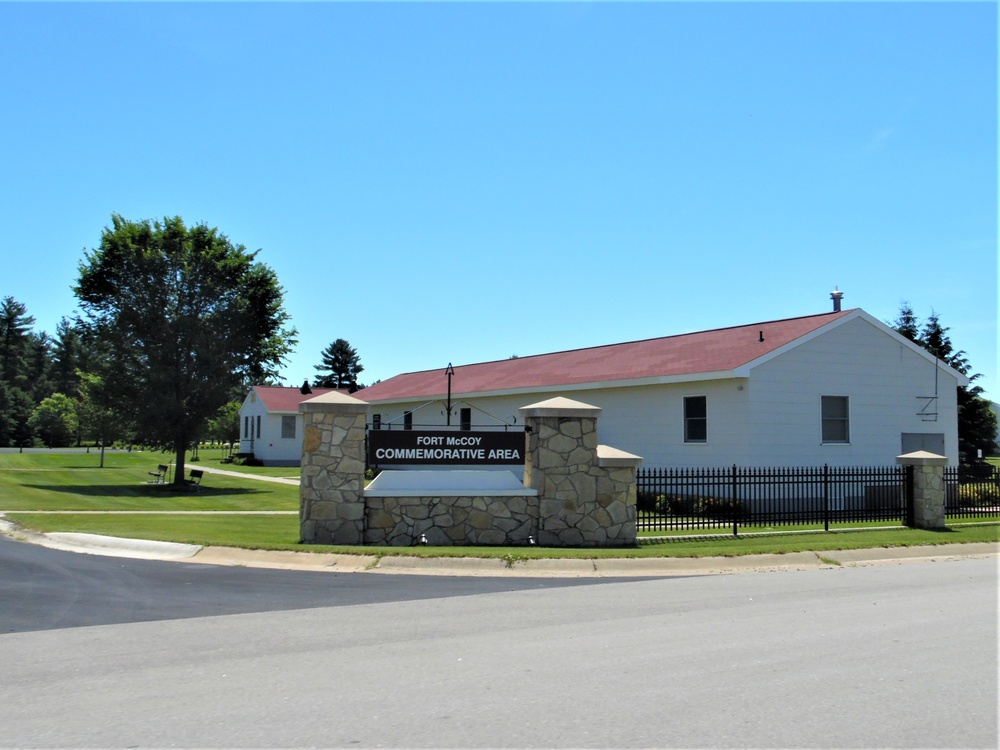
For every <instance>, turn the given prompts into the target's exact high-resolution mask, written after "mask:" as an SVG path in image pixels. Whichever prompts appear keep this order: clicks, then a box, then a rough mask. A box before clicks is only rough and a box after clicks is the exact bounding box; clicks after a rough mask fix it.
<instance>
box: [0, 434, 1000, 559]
mask: <svg viewBox="0 0 1000 750" xmlns="http://www.w3.org/2000/svg"><path fill="white" fill-rule="evenodd" d="M206 453H208V451H202V462H201V463H202V465H208V464H207V462H206V461H205V454H206ZM99 460H100V457H99V455H98V454H97V453H96V452H92V453H90V454H86V453H83V454H61V453H51V454H48V453H43V454H38V453H30V454H0V512H5V514H6V516H7V518H8V519H10V520H11V521H14V522H15V523H17V524H19V525H21V526H23V527H25V528H28V529H32V530H35V531H41V532H49V531H64V532H65V531H73V532H85V533H92V534H104V535H108V536H118V537H128V538H138V539H155V540H161V541H173V542H184V543H189V544H202V545H216V546H233V547H246V548H252V549H279V550H298V551H309V552H341V553H349V554H365V555H420V556H436V557H496V558H502V559H506V558H516V559H531V558H583V559H595V558H622V557H701V556H735V555H747V554H763V553H788V552H799V551H817V552H820V551H827V550H842V549H861V548H870V547H897V546H914V545H934V544H946V543H956V542H957V543H967V542H996V541H998V538H1000V525H998V524H997V523H992V524H989V523H987V524H982V523H979V524H968V525H966V524H962V525H959V524H955V525H954V526H952V527H951V528H950V529H948V530H946V531H922V530H917V529H907V528H893V529H876V528H869V529H867V530H864V529H862V530H856V531H850V532H845V531H840V532H838V533H824V532H822V531H817V532H814V533H804V534H777V535H773V536H763V537H761V536H745V537H744V536H740V537H733V536H732V535H731V534H729V533H727V530H726V529H717V530H712V529H708V530H700V531H696V532H692V533H691V534H689V536H691V535H699V538H697V539H690V538H689V539H685V538H684V536H685V534H676V535H671V538H670V540H668V541H663V542H656V543H645V544H643V545H641V546H639V547H635V548H624V549H623V548H615V549H547V548H526V547H518V548H496V547H410V548H405V547H404V548H400V547H334V546H324V545H303V544H300V543H299V521H298V515H297V513H296V511H297V510H298V504H299V500H298V487H295V486H292V485H283V484H275V483H272V482H261V481H256V480H253V479H251V478H249V477H248V478H242V477H228V476H221V475H216V474H206V475H205V478H204V480H203V484H202V491H201V492H200V493H191V492H177V491H174V490H173V489H172V488H171V487H169V486H164V485H154V484H149V483H148V482H147V480H148V479H149V477H148V474H147V472H149V471H151V470H154V469H155V468H156V464H158V463H165V461H164V455H163V454H160V453H140V452H136V451H133V452H132V453H117V452H116V453H107V454H106V455H105V467H104V468H99ZM192 466H197V464H192ZM223 467H224V468H228V465H223ZM39 511H48V513H45V512H39ZM52 511H60V513H51V512H52ZM67 511H68V512H67ZM73 511H77V512H73ZM80 511H84V512H83V513H81V512H80ZM100 511H114V513H107V512H105V513H100ZM224 511H230V512H232V511H241V512H242V513H243V514H241V515H236V514H232V515H230V514H223V515H203V513H206V512H209V513H210V512H216V513H218V512H224ZM254 511H258V512H259V514H253V512H254ZM265 511H268V512H270V511H285V512H286V513H285V514H282V515H274V514H264V512H265ZM247 513H249V515H246V514H247ZM879 525H884V524H879ZM794 528H795V529H796V530H800V529H801V528H802V527H794ZM781 530H782V531H784V530H787V527H782V528H781ZM759 531H760V529H756V528H752V529H747V533H758V532H759ZM713 533H718V534H719V536H718V537H709V536H708V535H710V534H713ZM657 535H661V533H660V532H657ZM647 541H652V540H647Z"/></svg>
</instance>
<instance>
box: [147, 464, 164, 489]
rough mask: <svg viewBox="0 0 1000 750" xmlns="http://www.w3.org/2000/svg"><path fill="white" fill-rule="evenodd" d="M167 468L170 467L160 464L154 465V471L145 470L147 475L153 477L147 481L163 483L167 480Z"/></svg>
mask: <svg viewBox="0 0 1000 750" xmlns="http://www.w3.org/2000/svg"><path fill="white" fill-rule="evenodd" d="M169 469H170V467H169V466H167V465H166V464H160V465H159V466H157V467H156V471H147V472H146V473H147V474H149V476H151V477H153V478H152V479H150V480H149V482H148V483H149V484H163V483H164V482H166V481H167V471H169Z"/></svg>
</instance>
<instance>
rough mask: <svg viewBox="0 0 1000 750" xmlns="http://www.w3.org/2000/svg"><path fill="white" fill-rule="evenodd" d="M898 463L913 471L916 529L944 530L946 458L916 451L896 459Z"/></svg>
mask: <svg viewBox="0 0 1000 750" xmlns="http://www.w3.org/2000/svg"><path fill="white" fill-rule="evenodd" d="M896 463H898V464H901V465H903V466H912V467H913V498H912V503H913V528H915V529H943V528H945V517H944V515H945V486H944V467H945V466H947V465H948V459H947V458H946V457H945V456H939V455H937V454H936V453H929V452H927V451H916V452H915V453H907V454H905V455H902V456H897V457H896Z"/></svg>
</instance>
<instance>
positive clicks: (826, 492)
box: [823, 464, 830, 531]
mask: <svg viewBox="0 0 1000 750" xmlns="http://www.w3.org/2000/svg"><path fill="white" fill-rule="evenodd" d="M829 530H830V464H823V531H829Z"/></svg>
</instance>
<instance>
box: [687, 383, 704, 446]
mask: <svg viewBox="0 0 1000 750" xmlns="http://www.w3.org/2000/svg"><path fill="white" fill-rule="evenodd" d="M699 402H700V403H701V405H702V408H701V411H702V414H701V415H700V416H697V415H692V414H691V413H690V411H689V408H688V407H689V405H694V404H696V403H699ZM682 409H683V414H684V416H683V421H684V443H685V444H691V445H704V444H705V443H707V442H708V396H706V395H694V396H684V401H683V406H682ZM699 423H700V425H701V435H700V437H699V436H698V435H696V434H695V430H693V429H692V427H693V426H694V425H696V424H699Z"/></svg>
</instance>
